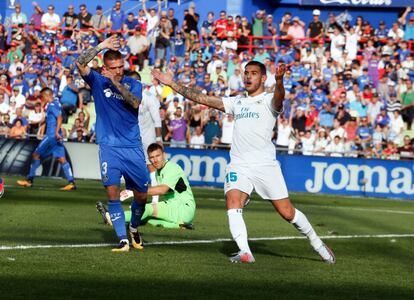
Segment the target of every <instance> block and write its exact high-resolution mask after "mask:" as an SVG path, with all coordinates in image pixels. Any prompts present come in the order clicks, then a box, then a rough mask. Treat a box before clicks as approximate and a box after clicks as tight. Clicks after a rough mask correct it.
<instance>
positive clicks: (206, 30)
mask: <svg viewBox="0 0 414 300" xmlns="http://www.w3.org/2000/svg"><path fill="white" fill-rule="evenodd" d="M213 31H214V12H212V11H209V12H208V14H207V20H205V21H204V22H203V24H202V25H201V36H202V37H203V39H205V40H209V39H211V37H212V33H213Z"/></svg>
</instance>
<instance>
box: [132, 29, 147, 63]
mask: <svg viewBox="0 0 414 300" xmlns="http://www.w3.org/2000/svg"><path fill="white" fill-rule="evenodd" d="M127 45H128V47H129V48H130V50H131V55H132V56H133V57H132V63H133V64H137V65H138V67H139V70H142V69H143V67H144V59H145V55H146V53H147V51H148V50H149V46H150V44H149V41H148V39H147V38H146V37H145V36H143V35H142V34H141V27H137V28H135V34H134V35H133V36H130V37H129V38H128V42H127Z"/></svg>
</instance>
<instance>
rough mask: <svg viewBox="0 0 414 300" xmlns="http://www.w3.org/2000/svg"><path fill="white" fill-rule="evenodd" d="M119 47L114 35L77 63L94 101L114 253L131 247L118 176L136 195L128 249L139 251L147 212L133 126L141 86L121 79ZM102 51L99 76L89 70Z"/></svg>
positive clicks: (143, 165)
mask: <svg viewBox="0 0 414 300" xmlns="http://www.w3.org/2000/svg"><path fill="white" fill-rule="evenodd" d="M119 46H120V45H119V40H118V38H117V36H116V35H112V36H111V37H109V38H107V39H106V40H104V41H103V42H101V43H100V44H99V45H98V46H96V47H94V48H90V49H87V50H86V51H84V52H83V53H82V54H81V55H80V56H79V57H78V59H77V60H76V61H75V63H76V65H77V66H78V69H79V72H80V74H81V76H82V78H83V79H84V80H85V82H86V83H88V84H89V86H90V87H91V90H92V95H93V98H94V101H95V109H96V135H97V143H98V144H99V160H100V166H101V178H102V183H103V185H104V186H105V188H106V190H107V195H108V200H109V202H108V210H109V214H110V217H111V221H112V224H113V226H114V229H115V232H116V234H117V236H118V238H119V240H120V242H119V245H118V247H117V248H114V249H112V251H113V252H127V251H129V248H130V246H129V241H128V237H127V232H126V228H125V216H124V211H123V209H122V206H121V201H120V184H121V177H122V176H123V177H124V179H125V184H126V188H127V189H130V190H132V191H133V192H134V200H135V201H132V204H131V222H130V226H129V235H130V237H131V242H132V246H133V247H134V248H136V249H143V242H142V239H141V236H140V234H139V232H138V224H139V221H140V220H141V217H142V215H143V213H144V211H145V203H146V200H147V190H148V181H149V174H148V171H147V165H146V162H145V157H144V152H143V149H142V142H141V136H140V130H139V126H138V122H137V119H138V106H139V104H140V102H141V99H142V85H141V83H140V82H139V81H137V80H135V79H133V78H130V77H127V76H124V60H123V59H122V55H121V53H120V52H119V51H118V49H119ZM102 50H106V51H105V53H104V55H103V61H104V66H103V69H102V73H101V74H100V73H98V72H96V71H94V70H92V69H90V68H89V67H88V66H87V65H88V63H89V62H90V61H91V60H92V59H93V58H94V57H95V56H96V55H97V54H98V53H99V52H101V51H102Z"/></svg>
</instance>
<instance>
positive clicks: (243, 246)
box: [227, 208, 252, 253]
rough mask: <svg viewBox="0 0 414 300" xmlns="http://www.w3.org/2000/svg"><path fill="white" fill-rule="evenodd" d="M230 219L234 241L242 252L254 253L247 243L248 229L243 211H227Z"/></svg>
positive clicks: (239, 209)
mask: <svg viewBox="0 0 414 300" xmlns="http://www.w3.org/2000/svg"><path fill="white" fill-rule="evenodd" d="M227 216H228V217H229V228H230V232H231V236H232V237H233V240H234V241H235V242H236V243H237V246H239V249H240V250H241V251H242V252H247V253H252V252H251V251H250V248H249V243H248V242H247V229H246V224H245V223H244V220H243V209H241V208H238V209H229V210H228V211H227Z"/></svg>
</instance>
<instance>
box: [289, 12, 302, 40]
mask: <svg viewBox="0 0 414 300" xmlns="http://www.w3.org/2000/svg"><path fill="white" fill-rule="evenodd" d="M303 25H304V23H303V22H302V21H301V20H300V19H299V17H294V18H293V20H292V25H291V26H289V29H288V32H287V38H289V39H292V40H293V41H292V42H293V43H296V41H295V40H301V39H303V38H304V37H305V29H304V26H303Z"/></svg>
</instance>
